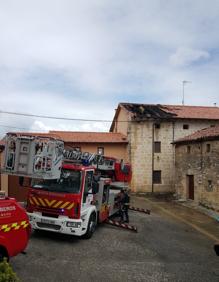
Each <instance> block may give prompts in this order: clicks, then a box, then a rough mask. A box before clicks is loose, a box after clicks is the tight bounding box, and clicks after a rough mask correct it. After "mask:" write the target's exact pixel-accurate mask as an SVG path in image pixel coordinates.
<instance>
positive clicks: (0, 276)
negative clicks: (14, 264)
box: [0, 259, 20, 282]
mask: <svg viewBox="0 0 219 282" xmlns="http://www.w3.org/2000/svg"><path fill="white" fill-rule="evenodd" d="M18 281H20V280H19V279H18V277H17V275H16V273H15V272H14V271H13V270H12V268H11V266H10V265H9V264H8V263H7V260H6V259H4V260H3V261H2V262H0V282H18Z"/></svg>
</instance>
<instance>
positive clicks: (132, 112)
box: [110, 103, 219, 192]
mask: <svg viewBox="0 0 219 282" xmlns="http://www.w3.org/2000/svg"><path fill="white" fill-rule="evenodd" d="M215 124H219V108H218V107H198V106H168V105H148V104H130V103H120V104H119V105H118V108H117V109H116V112H115V116H114V119H113V122H112V125H111V128H110V131H111V132H120V133H122V134H124V135H127V139H128V141H129V145H128V157H129V161H130V162H131V164H132V170H133V177H132V185H131V186H132V190H133V191H135V192H173V191H174V188H175V185H174V175H175V173H174V167H175V152H174V146H173V144H172V143H173V142H174V141H175V140H177V139H179V138H182V137H184V136H186V135H189V134H191V133H193V132H195V131H197V130H200V129H203V128H206V127H209V126H213V125H215Z"/></svg>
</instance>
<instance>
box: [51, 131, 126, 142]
mask: <svg viewBox="0 0 219 282" xmlns="http://www.w3.org/2000/svg"><path fill="white" fill-rule="evenodd" d="M49 133H50V134H54V135H56V136H58V137H59V138H60V139H62V140H63V141H64V142H75V143H128V140H127V137H126V136H125V135H123V134H121V133H112V132H77V131H50V132H49Z"/></svg>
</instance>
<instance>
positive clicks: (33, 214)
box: [3, 133, 131, 238]
mask: <svg viewBox="0 0 219 282" xmlns="http://www.w3.org/2000/svg"><path fill="white" fill-rule="evenodd" d="M60 156H62V157H60ZM3 172H4V173H7V174H12V175H18V176H21V177H25V176H26V177H31V179H32V181H31V185H30V187H29V189H28V197H27V213H28V216H29V220H30V223H31V226H32V228H33V229H36V230H47V231H52V232H60V233H64V234H72V235H76V236H84V237H85V238H90V237H91V236H92V234H93V233H94V231H95V228H96V225H97V223H98V222H103V221H105V220H106V219H107V218H108V217H109V216H111V215H113V214H114V213H115V212H117V211H118V207H117V206H116V201H115V199H116V196H117V194H118V193H119V191H120V189H121V188H124V187H127V185H128V182H129V181H130V180H131V166H130V165H129V164H125V163H123V162H121V161H118V160H117V159H115V158H109V157H104V156H101V155H96V154H90V153H88V152H85V153H81V152H78V151H66V150H64V143H63V142H62V141H61V140H56V139H53V138H45V139H44V138H42V137H30V136H21V135H20V136H18V135H16V134H11V133H8V134H7V136H6V149H5V160H4V166H3Z"/></svg>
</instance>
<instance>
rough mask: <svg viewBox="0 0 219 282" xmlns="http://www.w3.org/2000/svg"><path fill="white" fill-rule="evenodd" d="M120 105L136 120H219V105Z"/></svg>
mask: <svg viewBox="0 0 219 282" xmlns="http://www.w3.org/2000/svg"><path fill="white" fill-rule="evenodd" d="M119 107H123V108H124V109H126V110H127V111H128V112H130V113H131V114H132V117H133V119H136V120H138V119H139V120H143V119H145V120H146V119H150V118H152V119H196V120H219V107H205V106H184V105H160V104H157V105H150V104H135V103H120V104H119ZM119 107H118V108H119Z"/></svg>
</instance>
